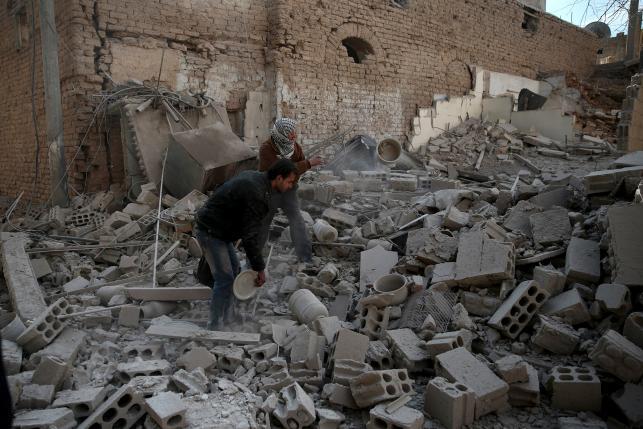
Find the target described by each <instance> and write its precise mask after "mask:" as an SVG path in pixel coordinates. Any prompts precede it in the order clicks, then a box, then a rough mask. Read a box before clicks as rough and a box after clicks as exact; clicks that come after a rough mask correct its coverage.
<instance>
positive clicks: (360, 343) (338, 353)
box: [330, 329, 369, 362]
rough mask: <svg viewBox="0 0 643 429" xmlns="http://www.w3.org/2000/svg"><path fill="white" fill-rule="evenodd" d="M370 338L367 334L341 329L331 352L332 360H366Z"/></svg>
mask: <svg viewBox="0 0 643 429" xmlns="http://www.w3.org/2000/svg"><path fill="white" fill-rule="evenodd" d="M368 344H369V339H368V337H367V336H366V335H362V334H358V333H357V332H353V331H350V330H348V329H340V330H339V331H338V332H337V338H335V344H333V349H332V351H331V353H330V356H331V357H332V360H337V359H349V360H354V361H357V362H364V359H365V358H366V352H367V351H368Z"/></svg>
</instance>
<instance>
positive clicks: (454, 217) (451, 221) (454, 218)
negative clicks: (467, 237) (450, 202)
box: [442, 206, 469, 231]
mask: <svg viewBox="0 0 643 429" xmlns="http://www.w3.org/2000/svg"><path fill="white" fill-rule="evenodd" d="M468 223H469V213H465V212H461V211H460V210H458V209H457V208H456V207H455V206H451V207H450V208H449V210H448V211H447V213H446V215H445V216H444V219H443V220H442V226H443V227H444V228H447V229H450V230H453V231H457V230H459V229H461V228H463V227H465V226H467V224H468Z"/></svg>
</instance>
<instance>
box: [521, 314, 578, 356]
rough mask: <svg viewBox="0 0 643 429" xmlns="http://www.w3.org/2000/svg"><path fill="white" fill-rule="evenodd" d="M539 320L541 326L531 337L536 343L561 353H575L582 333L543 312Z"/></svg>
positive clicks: (553, 351)
mask: <svg viewBox="0 0 643 429" xmlns="http://www.w3.org/2000/svg"><path fill="white" fill-rule="evenodd" d="M539 320H540V326H539V327H538V329H537V330H536V333H535V334H534V336H533V337H532V339H531V341H532V342H533V343H534V344H536V345H538V346H540V347H542V348H544V349H546V350H549V351H550V352H552V353H556V354H560V355H569V354H572V353H574V350H576V346H577V345H578V343H579V341H580V334H579V333H578V332H577V331H576V330H575V329H574V328H572V327H571V326H570V325H568V324H566V323H563V322H559V321H557V320H555V319H553V318H551V317H548V316H543V315H542V314H541V315H540V316H539Z"/></svg>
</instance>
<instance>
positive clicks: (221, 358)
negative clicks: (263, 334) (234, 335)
mask: <svg viewBox="0 0 643 429" xmlns="http://www.w3.org/2000/svg"><path fill="white" fill-rule="evenodd" d="M211 350H212V352H213V353H214V354H215V355H216V356H217V368H219V369H222V370H224V371H228V372H230V373H234V372H235V371H236V370H237V368H239V366H240V365H241V364H242V363H243V359H244V358H245V356H246V353H245V351H244V350H243V349H242V348H241V347H237V346H232V345H231V346H216V347H214V348H213V349H211Z"/></svg>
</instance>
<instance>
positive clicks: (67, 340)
mask: <svg viewBox="0 0 643 429" xmlns="http://www.w3.org/2000/svg"><path fill="white" fill-rule="evenodd" d="M86 338H87V333H86V332H85V331H83V330H80V329H76V328H71V327H66V328H65V329H63V331H62V332H61V333H60V335H58V336H57V337H56V339H54V340H53V341H52V342H51V344H49V345H48V346H46V347H45V348H44V349H42V350H38V351H37V352H36V353H33V354H32V355H31V356H29V360H28V361H27V364H26V367H27V369H35V368H36V367H37V366H38V365H40V361H41V360H42V359H43V358H44V357H45V356H55V357H57V358H59V359H60V360H62V361H63V362H67V365H72V364H73V363H74V361H75V360H76V356H77V355H78V351H79V350H80V348H81V347H82V346H83V344H84V343H85V339H86Z"/></svg>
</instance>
